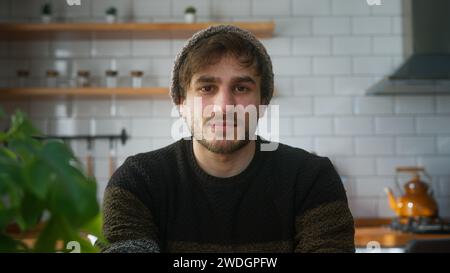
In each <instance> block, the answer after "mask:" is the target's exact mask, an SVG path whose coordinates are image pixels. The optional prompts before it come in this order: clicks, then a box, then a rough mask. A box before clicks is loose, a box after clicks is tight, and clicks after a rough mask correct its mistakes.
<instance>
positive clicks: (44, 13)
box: [41, 3, 52, 24]
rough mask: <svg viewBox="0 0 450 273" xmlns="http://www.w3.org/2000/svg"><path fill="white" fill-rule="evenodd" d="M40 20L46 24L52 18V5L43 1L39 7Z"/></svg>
mask: <svg viewBox="0 0 450 273" xmlns="http://www.w3.org/2000/svg"><path fill="white" fill-rule="evenodd" d="M41 20H42V22H43V23H45V24H48V23H50V22H51V20H52V5H51V4H50V3H45V4H44V5H42V7H41Z"/></svg>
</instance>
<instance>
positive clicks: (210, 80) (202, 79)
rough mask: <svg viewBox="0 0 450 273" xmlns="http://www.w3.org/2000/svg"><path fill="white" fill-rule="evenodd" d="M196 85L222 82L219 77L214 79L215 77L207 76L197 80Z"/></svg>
mask: <svg viewBox="0 0 450 273" xmlns="http://www.w3.org/2000/svg"><path fill="white" fill-rule="evenodd" d="M195 82H196V83H199V82H203V83H216V82H220V78H217V77H213V76H207V75H203V76H200V77H198V79H197V80H195Z"/></svg>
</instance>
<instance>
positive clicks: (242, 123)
mask: <svg viewBox="0 0 450 273" xmlns="http://www.w3.org/2000/svg"><path fill="white" fill-rule="evenodd" d="M260 85H261V77H260V76H258V75H257V73H256V71H255V69H254V68H253V67H243V66H242V65H241V64H240V63H239V62H238V60H237V59H236V58H234V57H232V56H224V57H222V58H221V59H220V61H219V62H217V63H216V64H213V65H210V66H207V67H205V68H203V69H201V70H200V71H198V72H197V73H195V74H194V75H193V77H192V79H191V83H190V86H189V88H188V90H187V92H186V98H185V99H184V100H183V101H182V109H181V112H182V114H183V116H184V118H185V119H186V121H187V123H188V125H189V127H190V130H191V133H192V136H193V137H194V138H195V139H196V140H197V141H198V142H199V143H200V144H202V145H203V146H204V147H206V148H207V149H208V150H209V151H212V152H215V153H221V154H228V153H232V152H234V151H237V150H239V149H240V148H242V147H244V146H245V145H246V144H247V143H248V142H249V136H252V135H253V134H254V132H255V130H256V124H257V120H258V116H259V113H258V108H259V105H260V102H261V91H260V90H261V88H260ZM199 98H201V103H200V106H201V111H202V112H197V114H196V113H195V112H196V111H199V109H198V106H199V105H198V100H199ZM196 100H197V104H196V103H195V101H196ZM227 106H228V107H227ZM234 106H238V111H237V112H236V109H235V108H234V109H230V107H231V108H233V107H234ZM244 108H245V110H246V111H248V109H254V110H256V113H255V115H251V114H248V113H246V114H244V111H242V109H244ZM198 113H200V114H198ZM188 117H189V118H188ZM250 120H252V121H250Z"/></svg>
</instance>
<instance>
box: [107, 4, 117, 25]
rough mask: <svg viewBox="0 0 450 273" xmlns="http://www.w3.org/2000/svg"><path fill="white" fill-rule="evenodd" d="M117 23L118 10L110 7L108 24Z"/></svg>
mask: <svg viewBox="0 0 450 273" xmlns="http://www.w3.org/2000/svg"><path fill="white" fill-rule="evenodd" d="M116 21H117V8H116V7H109V8H108V9H107V10H106V22H108V23H110V24H111V23H115V22H116Z"/></svg>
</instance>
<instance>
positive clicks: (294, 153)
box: [273, 142, 322, 162]
mask: <svg viewBox="0 0 450 273" xmlns="http://www.w3.org/2000/svg"><path fill="white" fill-rule="evenodd" d="M277 145H278V147H277V148H276V149H275V150H274V151H273V154H274V155H275V156H276V157H277V158H279V159H281V160H292V161H295V162H300V161H304V160H314V159H319V158H322V157H320V156H318V155H316V154H315V153H313V152H309V151H307V150H305V149H303V148H299V147H294V146H290V145H288V144H284V143H281V142H280V143H277Z"/></svg>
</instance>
